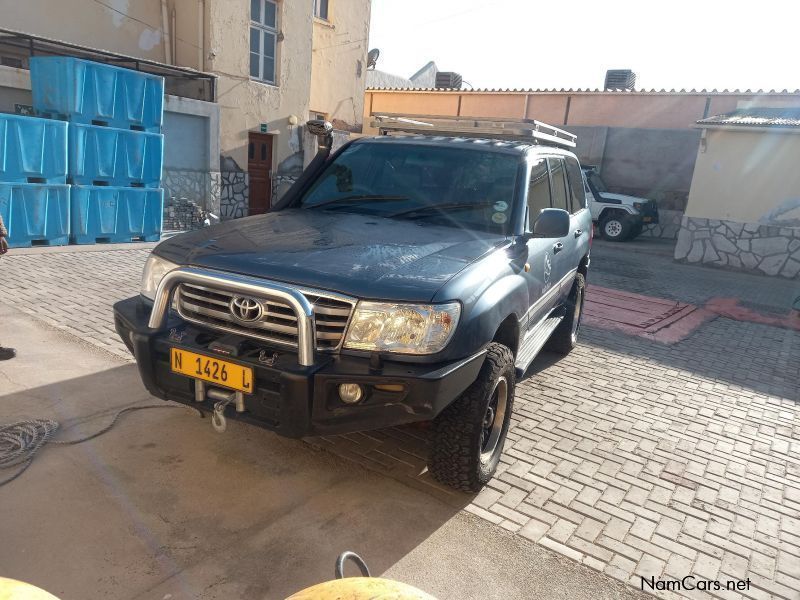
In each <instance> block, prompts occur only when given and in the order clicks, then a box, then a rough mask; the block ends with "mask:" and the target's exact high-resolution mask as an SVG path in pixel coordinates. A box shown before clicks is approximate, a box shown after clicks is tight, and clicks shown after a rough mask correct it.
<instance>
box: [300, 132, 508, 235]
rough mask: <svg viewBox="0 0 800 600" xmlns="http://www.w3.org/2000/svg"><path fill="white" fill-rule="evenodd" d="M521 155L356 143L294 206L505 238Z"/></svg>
mask: <svg viewBox="0 0 800 600" xmlns="http://www.w3.org/2000/svg"><path fill="white" fill-rule="evenodd" d="M520 164H521V157H517V156H514V155H510V154H505V153H500V152H488V151H483V150H475V149H467V148H448V147H444V146H433V145H432V146H422V145H418V144H402V143H356V144H353V145H351V146H350V147H349V148H347V149H345V150H344V151H343V152H342V153H341V154H340V155H339V156H338V157H337V158H336V159H335V160H334V161H333V162H332V163H331V164H330V165H329V166H328V167H327V168H326V169H325V170H324V171H323V173H322V175H321V176H320V177H319V178H318V179H317V180H316V182H314V184H313V186H312V187H311V188H310V189H309V190H308V192H306V194H305V195H304V196H303V198H302V199H301V201H300V206H301V207H302V208H305V209H316V210H331V211H337V212H353V213H360V214H368V215H375V216H379V217H389V218H396V219H408V220H415V221H419V222H426V223H428V222H429V223H435V224H438V225H446V226H450V227H459V228H463V229H475V230H479V231H486V232H490V233H496V234H499V235H507V234H508V233H509V232H510V231H511V221H512V210H513V207H514V193H515V188H516V179H517V172H518V169H519V166H520Z"/></svg>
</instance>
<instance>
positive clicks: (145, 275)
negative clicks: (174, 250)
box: [140, 254, 178, 300]
mask: <svg viewBox="0 0 800 600" xmlns="http://www.w3.org/2000/svg"><path fill="white" fill-rule="evenodd" d="M177 268H178V265H176V264H175V263H172V262H170V261H168V260H165V259H163V258H161V257H160V256H156V255H155V254H151V255H150V256H149V257H148V258H147V262H146V263H145V264H144V271H143V272H142V287H141V290H140V293H141V294H142V296H144V297H145V298H150V300H155V297H156V290H157V289H158V284H159V283H161V280H162V279H164V275H166V274H167V273H169V272H170V271H172V270H174V269H177Z"/></svg>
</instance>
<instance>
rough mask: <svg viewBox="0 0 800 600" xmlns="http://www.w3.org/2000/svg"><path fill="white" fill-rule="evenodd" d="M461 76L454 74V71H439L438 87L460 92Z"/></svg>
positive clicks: (437, 74) (437, 75)
mask: <svg viewBox="0 0 800 600" xmlns="http://www.w3.org/2000/svg"><path fill="white" fill-rule="evenodd" d="M461 83H462V79H461V75H459V74H458V73H453V72H452V71H439V72H438V73H436V87H437V88H449V89H455V90H459V89H461Z"/></svg>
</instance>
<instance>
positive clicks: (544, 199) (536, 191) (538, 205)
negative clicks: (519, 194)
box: [528, 158, 550, 231]
mask: <svg viewBox="0 0 800 600" xmlns="http://www.w3.org/2000/svg"><path fill="white" fill-rule="evenodd" d="M545 208H550V180H549V177H548V176H547V161H546V160H545V159H544V158H540V159H538V160H536V162H534V164H533V167H531V178H530V180H529V182H528V230H529V231H533V223H534V221H536V218H537V217H538V216H539V213H540V212H541V211H542V209H545Z"/></svg>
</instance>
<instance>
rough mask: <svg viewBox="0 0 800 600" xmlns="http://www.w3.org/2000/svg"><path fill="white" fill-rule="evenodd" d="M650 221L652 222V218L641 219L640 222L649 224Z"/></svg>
mask: <svg viewBox="0 0 800 600" xmlns="http://www.w3.org/2000/svg"><path fill="white" fill-rule="evenodd" d="M652 220H653V217H642V221H643V222H644V223H649V222H650V221H652Z"/></svg>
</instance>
